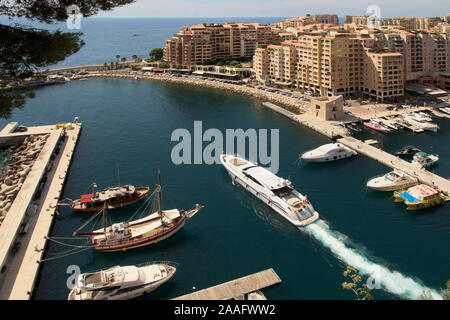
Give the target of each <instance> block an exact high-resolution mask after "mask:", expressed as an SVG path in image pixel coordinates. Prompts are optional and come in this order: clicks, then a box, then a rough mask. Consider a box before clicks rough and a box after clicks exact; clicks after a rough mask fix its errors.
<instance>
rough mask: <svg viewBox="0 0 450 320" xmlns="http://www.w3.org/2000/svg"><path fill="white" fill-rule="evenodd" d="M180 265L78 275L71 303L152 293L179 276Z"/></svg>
mask: <svg viewBox="0 0 450 320" xmlns="http://www.w3.org/2000/svg"><path fill="white" fill-rule="evenodd" d="M177 266H178V264H176V263H173V262H150V263H145V264H141V265H137V266H126V267H120V266H116V267H112V268H109V269H106V270H101V271H98V272H94V273H83V274H80V275H79V276H78V279H77V284H76V287H75V288H73V289H72V290H71V291H70V293H69V297H68V300H128V299H133V298H136V297H139V296H142V295H144V294H146V293H149V292H151V291H153V290H155V289H157V288H158V287H159V286H161V285H162V284H163V283H165V282H167V281H168V280H169V279H170V278H172V276H173V275H174V274H175V272H176V270H177Z"/></svg>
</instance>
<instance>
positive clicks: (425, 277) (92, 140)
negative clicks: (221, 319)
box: [0, 79, 450, 299]
mask: <svg viewBox="0 0 450 320" xmlns="http://www.w3.org/2000/svg"><path fill="white" fill-rule="evenodd" d="M75 116H78V117H79V118H80V121H82V122H83V131H82V133H81V136H80V140H79V143H78V146H77V149H76V152H75V155H74V158H73V163H72V166H71V169H70V172H69V175H68V178H67V182H66V186H65V189H64V192H63V198H72V199H75V198H77V197H79V195H80V194H82V193H86V192H87V191H88V189H89V186H90V184H91V183H92V182H93V181H95V182H96V183H97V185H98V186H99V187H100V188H105V187H107V186H110V185H115V184H117V174H116V163H119V164H120V172H121V177H120V178H121V184H125V183H130V184H134V185H137V186H138V185H149V186H150V187H151V188H152V190H153V188H154V185H155V184H156V182H157V180H156V173H157V170H158V169H160V170H161V173H162V182H163V186H164V188H165V189H164V204H165V207H166V208H172V207H177V208H179V209H181V208H184V209H189V208H190V207H191V205H192V204H194V203H197V202H198V203H201V204H204V205H205V209H204V210H202V211H201V212H200V213H198V214H197V215H196V216H195V217H194V218H193V219H192V220H190V221H188V223H187V224H186V226H185V228H184V229H183V230H182V231H180V232H179V233H177V234H176V235H174V236H173V237H171V238H169V239H168V240H165V241H163V242H161V243H158V244H156V245H153V246H149V247H145V248H142V249H137V250H131V251H127V252H118V253H111V254H108V253H99V252H95V251H94V250H86V251H84V252H82V253H80V254H77V255H72V256H67V257H64V258H61V259H57V260H53V261H48V262H45V263H44V264H43V268H42V270H41V274H40V279H39V281H38V284H37V290H36V293H35V296H34V298H36V299H66V297H67V294H68V292H69V290H68V289H67V286H66V282H67V279H68V277H69V276H70V274H68V273H67V268H68V267H69V266H73V265H76V266H79V267H80V268H81V270H82V271H83V272H87V271H92V270H98V269H100V268H105V267H109V266H114V265H124V264H137V263H141V262H145V261H152V260H171V261H175V262H178V263H180V267H179V270H178V272H177V274H176V275H175V277H174V278H173V279H172V280H170V281H169V282H168V283H167V284H165V285H164V286H163V287H161V288H160V289H159V290H158V291H156V292H154V293H152V294H150V295H148V296H146V297H144V299H169V298H173V297H177V296H180V295H183V294H187V293H190V292H192V291H193V287H196V288H197V289H201V288H206V287H210V286H212V285H215V284H218V283H221V282H226V281H229V280H231V279H235V278H238V277H241V276H244V275H247V274H251V273H254V272H257V271H261V270H264V269H267V268H270V267H272V268H274V270H275V271H276V272H277V274H278V275H279V276H280V278H281V279H282V281H283V282H282V283H281V284H279V285H277V286H274V287H272V288H268V289H266V290H264V294H265V295H266V296H267V297H268V298H269V299H353V298H354V296H353V294H352V293H351V292H348V291H345V290H343V289H342V286H341V283H342V282H344V281H346V280H347V279H345V278H344V277H343V275H342V272H343V271H344V270H345V268H346V266H347V265H348V264H353V265H354V266H355V267H357V268H360V270H361V271H362V272H364V273H368V275H370V274H372V273H373V272H375V270H378V272H375V273H376V274H375V276H379V277H380V278H379V282H380V283H381V286H382V288H383V289H379V290H373V295H374V297H375V298H376V299H391V298H394V299H397V298H417V296H418V295H419V294H420V293H421V291H422V290H424V289H425V288H427V287H428V288H431V289H432V290H435V291H438V290H439V288H440V287H442V286H444V284H445V282H446V281H447V280H448V279H449V278H450V275H449V274H448V268H447V267H446V266H448V265H449V263H450V257H449V256H448V248H447V244H448V241H449V239H450V228H449V226H450V215H449V213H450V207H449V206H448V204H447V205H446V206H441V207H435V208H431V209H428V210H426V211H423V212H422V213H418V212H408V211H406V210H405V207H404V205H403V204H396V203H394V202H393V198H392V194H391V193H377V192H372V191H368V190H366V189H365V183H366V181H367V179H369V178H371V177H373V176H375V175H378V174H382V173H385V172H387V171H388V170H389V169H388V168H386V167H384V166H382V165H381V164H379V163H377V162H376V161H373V160H371V159H368V158H366V157H363V156H357V157H356V158H354V159H348V160H343V161H340V162H335V163H327V164H305V163H299V162H298V161H297V158H298V156H299V154H301V153H303V152H305V151H307V150H310V149H313V148H315V147H317V146H318V145H320V144H324V143H328V142H329V139H327V138H325V137H323V136H321V135H320V134H318V133H316V132H314V131H312V130H310V129H307V128H304V127H302V126H301V125H299V124H296V123H294V122H292V121H290V120H288V119H287V118H285V117H283V116H282V115H279V114H277V113H275V112H273V111H271V110H268V109H267V108H265V107H263V106H262V104H261V102H260V101H257V100H252V99H249V98H245V97H240V96H236V95H231V94H227V93H225V92H221V91H215V90H207V89H202V88H193V87H188V86H183V85H174V84H168V83H160V82H157V81H139V80H124V79H90V80H88V81H74V82H70V83H68V84H65V85H57V86H51V87H45V88H40V89H38V90H36V97H35V98H34V99H30V100H28V101H27V103H26V105H25V107H24V108H23V109H17V110H14V112H13V116H12V119H13V120H14V121H18V122H20V123H21V124H24V125H44V124H49V123H57V122H61V121H64V120H66V121H71V120H72V119H73V117H75ZM195 120H202V121H203V130H206V129H208V128H217V129H219V130H221V131H222V132H225V130H226V129H237V128H242V129H244V130H245V129H249V128H256V129H260V128H261V129H279V130H280V170H279V173H278V174H279V175H280V176H282V177H285V178H289V179H290V180H292V182H293V184H294V185H295V186H296V188H297V189H298V190H299V191H300V192H302V193H303V194H307V195H308V198H309V199H310V201H311V202H312V203H313V205H314V207H315V208H316V209H317V211H318V212H319V213H320V215H321V219H322V221H320V222H319V223H317V224H316V225H312V226H311V227H309V228H307V229H304V230H298V229H296V228H294V227H293V226H291V225H290V224H289V223H288V222H286V221H285V220H284V219H282V218H281V217H279V216H278V215H277V214H276V213H275V212H273V211H272V210H270V209H269V208H267V207H266V206H265V205H264V204H263V203H262V202H260V201H259V200H257V199H256V198H254V197H252V196H251V195H250V194H249V193H247V192H246V191H245V190H242V189H241V188H239V187H237V186H233V185H232V184H231V179H230V178H229V177H228V176H227V174H226V171H225V170H224V169H223V168H222V167H221V166H220V165H211V166H208V165H179V166H176V165H174V164H173V163H172V161H171V151H172V148H173V147H174V145H175V142H171V141H170V136H171V134H172V132H173V131H174V130H175V129H178V128H186V129H188V130H192V129H193V125H194V121H195ZM6 122H7V121H5V120H2V121H0V125H1V126H4V125H5V124H6ZM438 123H439V125H440V126H441V131H440V132H439V133H437V134H433V133H423V134H420V135H412V134H411V135H409V134H408V133H399V134H394V135H389V138H388V137H387V136H386V137H382V136H380V137H377V138H379V139H380V140H382V141H383V143H384V144H385V147H386V149H388V151H394V150H395V149H398V148H400V147H402V146H403V145H406V144H417V145H418V146H419V147H420V146H422V147H423V149H425V150H426V151H432V152H436V153H438V154H439V155H440V156H441V161H440V165H439V166H438V167H437V168H436V169H435V170H436V172H437V173H438V174H440V175H442V176H444V177H448V176H450V170H449V167H450V160H449V159H450V154H449V150H448V143H447V141H448V138H449V132H450V125H449V122H448V120H438ZM364 134H367V135H368V137H370V138H373V137H374V135H373V134H372V133H369V132H365V133H364ZM412 139H414V140H412ZM416 139H417V140H416ZM416 141H417V142H416ZM205 145H206V144H205ZM427 148H430V149H431V148H432V149H431V150H427ZM137 207H138V205H134V206H132V207H128V208H123V209H120V210H117V211H113V212H111V220H112V221H113V222H120V221H124V220H127V219H128V218H129V216H130V215H131V214H132V213H133V212H134V211H135V210H136V209H137ZM89 216H90V215H89V214H85V213H73V212H72V211H71V210H70V209H68V208H65V207H62V208H61V210H60V216H58V217H57V218H56V220H55V225H54V227H53V230H52V236H53V237H70V236H71V234H72V232H73V231H74V230H75V229H76V228H78V227H79V226H80V225H81V224H82V223H83V222H85V221H86V220H87V219H88V218H89ZM65 242H67V241H65ZM72 242H73V243H75V244H79V243H80V242H76V241H72ZM67 249H68V248H66V247H61V246H60V245H57V244H54V243H52V244H50V246H49V248H48V254H47V258H50V257H51V256H52V254H54V253H58V252H61V251H66V250H67ZM405 290H406V291H405Z"/></svg>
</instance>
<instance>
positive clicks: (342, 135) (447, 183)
mask: <svg viewBox="0 0 450 320" xmlns="http://www.w3.org/2000/svg"><path fill="white" fill-rule="evenodd" d="M265 105H266V104H265ZM266 106H268V105H266ZM268 107H270V108H271V109H272V110H274V111H277V112H280V111H279V110H278V108H279V109H282V108H280V107H278V106H275V105H273V104H271V106H268ZM275 107H276V108H275ZM412 111H414V112H418V111H431V112H433V113H434V114H435V115H437V116H442V115H443V113H440V112H438V111H436V110H435V109H433V108H430V107H418V108H414V109H412V110H408V112H412ZM286 112H289V111H286ZM280 113H282V114H284V112H280ZM399 113H400V111H397V112H396V111H388V112H386V114H384V115H385V116H386V115H389V116H393V115H396V114H399ZM379 116H381V115H379ZM290 118H291V119H293V120H294V121H296V122H298V123H300V124H302V125H304V126H306V127H308V128H311V129H313V130H315V131H317V132H319V133H321V134H323V135H324V136H327V137H328V138H330V139H335V140H336V141H337V142H339V143H342V144H343V145H345V146H347V147H349V148H351V149H353V150H355V151H356V152H358V153H360V154H363V155H365V156H367V157H369V158H371V159H374V160H376V161H378V162H380V163H382V164H383V165H385V166H388V167H390V168H393V169H398V170H401V171H403V172H406V173H407V174H409V175H411V176H413V177H416V178H417V179H418V180H419V181H420V182H421V183H424V184H427V185H430V186H432V187H434V188H435V189H437V190H439V191H440V192H443V193H445V194H447V195H450V180H448V179H445V178H443V177H440V176H438V175H436V174H434V173H432V172H430V171H428V170H424V169H420V168H418V167H416V166H414V165H413V164H411V163H410V162H407V161H405V160H403V159H400V158H399V157H396V156H394V155H392V154H390V153H387V152H385V151H383V150H381V149H379V148H376V147H374V146H371V145H370V144H368V143H365V142H362V141H360V140H358V139H355V138H353V137H351V136H349V135H348V134H347V132H346V131H345V130H344V129H343V128H341V127H338V126H337V125H338V124H339V123H340V122H339V121H323V120H321V119H318V118H316V117H314V116H312V115H310V114H308V113H304V114H300V115H291V116H290ZM364 119H366V118H364ZM364 119H360V120H364ZM367 119H370V118H367Z"/></svg>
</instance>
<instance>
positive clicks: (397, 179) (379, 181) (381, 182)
mask: <svg viewBox="0 0 450 320" xmlns="http://www.w3.org/2000/svg"><path fill="white" fill-rule="evenodd" d="M417 183H418V182H417V179H416V178H414V177H411V176H410V175H408V174H406V173H404V172H403V171H400V170H394V171H391V172H388V173H386V174H385V175H383V176H381V177H376V178H373V179H371V180H369V181H367V187H368V188H370V189H373V190H379V191H395V190H401V189H406V188H409V187H411V186H414V185H416V184H417Z"/></svg>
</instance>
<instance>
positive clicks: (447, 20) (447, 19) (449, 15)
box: [444, 13, 450, 24]
mask: <svg viewBox="0 0 450 320" xmlns="http://www.w3.org/2000/svg"><path fill="white" fill-rule="evenodd" d="M444 22H445V23H448V24H450V13H447V14H446V15H445V17H444Z"/></svg>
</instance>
